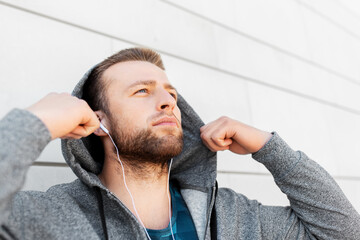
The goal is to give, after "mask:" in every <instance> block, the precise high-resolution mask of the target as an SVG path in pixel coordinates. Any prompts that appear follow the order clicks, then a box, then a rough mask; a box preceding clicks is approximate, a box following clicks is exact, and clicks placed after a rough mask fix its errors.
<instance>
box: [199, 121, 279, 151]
mask: <svg viewBox="0 0 360 240" xmlns="http://www.w3.org/2000/svg"><path fill="white" fill-rule="evenodd" d="M200 133H201V135H200V136H201V139H202V140H203V143H204V144H205V145H206V146H207V147H208V148H209V149H210V150H211V151H213V152H217V151H223V150H230V151H232V152H234V153H237V154H249V153H254V152H257V151H259V150H260V149H261V148H262V147H263V146H264V145H265V143H266V142H267V141H268V140H269V139H270V138H271V136H272V134H271V133H269V132H265V131H262V130H259V129H256V128H253V127H251V126H248V125H246V124H244V123H241V122H239V121H236V120H234V119H231V118H229V117H220V118H219V119H217V120H215V121H213V122H210V123H208V124H206V125H204V126H202V127H201V128H200Z"/></svg>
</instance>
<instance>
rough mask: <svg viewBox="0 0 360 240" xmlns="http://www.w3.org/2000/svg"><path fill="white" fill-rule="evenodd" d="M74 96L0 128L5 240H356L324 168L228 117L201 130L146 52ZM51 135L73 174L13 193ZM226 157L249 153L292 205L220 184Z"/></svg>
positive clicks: (114, 60) (127, 55) (120, 57)
mask: <svg viewBox="0 0 360 240" xmlns="http://www.w3.org/2000/svg"><path fill="white" fill-rule="evenodd" d="M73 95H74V96H70V95H69V94H49V95H48V96H46V97H45V98H43V99H42V100H40V101H39V102H38V103H36V104H34V105H32V106H30V107H29V108H28V109H26V110H20V109H15V110H13V111H12V112H10V113H9V114H8V115H7V116H5V118H4V119H3V120H1V122H0V145H1V146H2V148H1V151H0V156H1V158H0V176H1V177H0V186H1V187H0V189H1V190H0V211H1V216H0V223H1V229H0V236H1V238H2V239H146V238H148V239H316V238H319V239H358V237H359V236H360V216H359V214H358V213H357V212H356V211H355V210H354V208H353V207H352V206H351V204H350V203H349V201H348V200H347V199H346V197H345V196H344V194H343V193H342V192H341V190H340V188H339V187H338V186H337V184H336V183H335V181H334V180H333V179H332V178H331V177H330V175H329V174H328V173H327V172H326V171H325V170H323V169H322V168H321V167H320V166H318V165H317V164H316V163H315V162H313V161H312V160H310V159H309V158H308V157H307V156H306V155H305V154H304V153H302V152H295V151H293V150H292V149H291V148H290V147H289V146H287V145H286V143H285V142H284V141H283V140H282V139H281V138H280V137H279V136H278V135H277V134H276V133H272V134H271V133H268V132H264V131H261V130H258V129H255V128H252V127H250V126H247V125H245V124H243V123H240V122H238V121H236V120H233V119H230V118H227V117H221V118H219V119H217V120H215V121H214V122H211V123H209V124H207V125H204V124H203V123H202V121H201V120H200V119H199V117H198V116H197V115H196V113H195V112H194V111H193V110H192V109H191V107H190V106H189V105H188V104H187V103H186V102H185V100H184V99H183V98H182V97H181V96H180V95H179V94H178V93H177V91H176V89H175V88H174V87H173V86H172V85H171V84H170V82H169V81H168V79H167V76H166V74H165V72H164V67H163V64H162V61H161V58H160V56H159V55H158V54H157V53H155V52H153V51H152V50H149V49H141V48H133V49H126V50H123V51H120V52H119V53H117V54H115V55H113V56H111V57H109V58H108V59H106V60H104V61H103V62H101V63H100V64H98V65H97V66H95V68H93V69H92V70H90V71H89V72H88V73H87V74H85V76H84V78H83V79H82V80H81V81H80V82H79V83H78V85H77V86H76V87H75V89H74V91H73ZM82 99H84V100H86V101H84V100H82ZM91 133H93V134H91ZM90 134H91V135H90ZM55 138H62V139H63V140H62V150H63V154H64V157H65V159H66V161H67V163H68V164H69V166H70V167H71V168H72V170H73V171H74V173H75V174H76V175H77V176H78V178H79V179H78V180H75V181H74V182H72V183H69V184H61V185H57V186H54V187H52V188H50V189H49V190H48V191H46V192H34V191H30V192H19V189H20V188H21V186H22V184H23V182H24V177H25V175H26V171H27V169H28V168H29V166H30V165H31V164H32V162H33V161H34V160H35V159H36V158H37V157H38V156H39V154H40V153H41V151H42V150H43V149H44V147H45V146H46V144H47V143H48V142H49V141H50V140H51V139H55ZM222 150H230V151H232V152H234V153H237V154H249V153H251V154H253V158H254V159H255V160H257V161H259V162H261V163H263V164H264V165H265V166H266V167H267V168H268V169H269V171H270V172H271V173H272V175H273V176H274V179H275V182H276V184H277V185H278V186H279V187H280V189H281V190H282V191H283V192H284V193H285V194H286V195H287V196H288V198H289V200H290V206H289V207H271V206H263V205H261V204H260V203H258V202H257V201H254V200H249V199H247V198H246V197H245V196H243V195H241V194H238V193H235V192H234V191H232V190H230V189H223V188H220V189H217V186H216V153H215V152H216V151H222ZM239 164H241V163H239ZM169 175H170V176H169ZM169 182H170V183H169Z"/></svg>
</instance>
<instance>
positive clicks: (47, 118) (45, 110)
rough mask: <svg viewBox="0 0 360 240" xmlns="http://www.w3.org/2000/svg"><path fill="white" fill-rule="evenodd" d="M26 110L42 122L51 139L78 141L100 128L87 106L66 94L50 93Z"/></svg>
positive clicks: (82, 101) (80, 100)
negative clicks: (72, 139) (73, 139)
mask: <svg viewBox="0 0 360 240" xmlns="http://www.w3.org/2000/svg"><path fill="white" fill-rule="evenodd" d="M27 110H28V111H30V112H32V113H33V114H35V115H36V116H37V117H38V118H40V119H41V120H42V121H43V122H44V124H45V125H46V127H47V128H48V129H49V131H50V133H51V138H52V139H55V138H75V139H79V138H82V137H86V136H88V135H90V134H91V133H92V132H94V131H95V130H96V129H98V128H99V126H100V122H99V120H98V119H97V116H96V114H95V113H94V112H93V111H92V110H91V108H90V107H89V105H88V104H87V103H86V102H85V101H84V100H82V99H79V98H77V97H74V96H71V95H70V94H68V93H50V94H48V95H47V96H45V97H44V98H42V99H41V100H40V101H38V102H37V103H35V104H33V105H31V106H30V107H28V108H27Z"/></svg>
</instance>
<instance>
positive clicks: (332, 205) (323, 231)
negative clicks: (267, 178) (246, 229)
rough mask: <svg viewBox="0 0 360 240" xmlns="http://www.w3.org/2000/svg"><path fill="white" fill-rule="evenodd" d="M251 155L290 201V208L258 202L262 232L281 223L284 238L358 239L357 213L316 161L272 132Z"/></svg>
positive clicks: (359, 221) (273, 230)
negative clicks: (269, 137) (263, 143)
mask: <svg viewBox="0 0 360 240" xmlns="http://www.w3.org/2000/svg"><path fill="white" fill-rule="evenodd" d="M253 158H254V159H255V160H257V161H258V162H260V163H262V164H264V165H265V167H266V168H267V169H268V170H269V171H270V172H271V174H272V175H273V177H274V179H275V182H276V184H277V185H278V186H279V188H280V189H281V191H282V192H283V193H285V194H286V195H287V197H288V199H289V201H290V208H277V207H266V206H262V205H260V213H261V216H260V219H261V220H260V221H261V228H262V232H263V233H262V234H268V233H269V234H270V233H271V232H278V231H277V230H280V229H279V227H280V226H284V227H283V229H282V231H281V232H284V234H285V238H284V239H302V238H310V239H312V237H313V236H315V237H316V238H318V239H359V236H360V216H359V214H358V213H357V212H356V210H355V209H354V207H353V206H352V205H351V203H350V202H349V200H348V199H347V198H346V197H345V195H344V193H343V192H342V191H341V189H340V188H339V186H338V185H337V184H336V182H335V181H334V179H333V178H332V177H331V176H330V175H329V174H328V173H327V172H326V171H325V170H324V169H323V168H322V167H321V166H319V165H318V164H317V163H316V162H314V161H312V160H311V159H309V158H308V157H307V156H306V155H305V154H304V153H302V152H300V151H294V150H292V149H291V148H290V147H289V146H288V145H287V144H286V143H285V142H284V141H283V140H282V139H281V138H280V137H279V136H278V135H277V134H276V133H274V136H273V137H272V138H271V139H270V141H269V142H268V143H267V144H265V146H264V147H263V148H262V149H260V151H258V152H257V153H255V154H253ZM284 228H285V229H284Z"/></svg>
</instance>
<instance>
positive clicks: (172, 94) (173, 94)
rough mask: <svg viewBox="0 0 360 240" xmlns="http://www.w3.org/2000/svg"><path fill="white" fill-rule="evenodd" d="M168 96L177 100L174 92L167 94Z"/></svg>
mask: <svg viewBox="0 0 360 240" xmlns="http://www.w3.org/2000/svg"><path fill="white" fill-rule="evenodd" d="M169 94H170V95H171V96H172V97H173V98H175V100H177V94H176V93H175V92H169Z"/></svg>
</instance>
